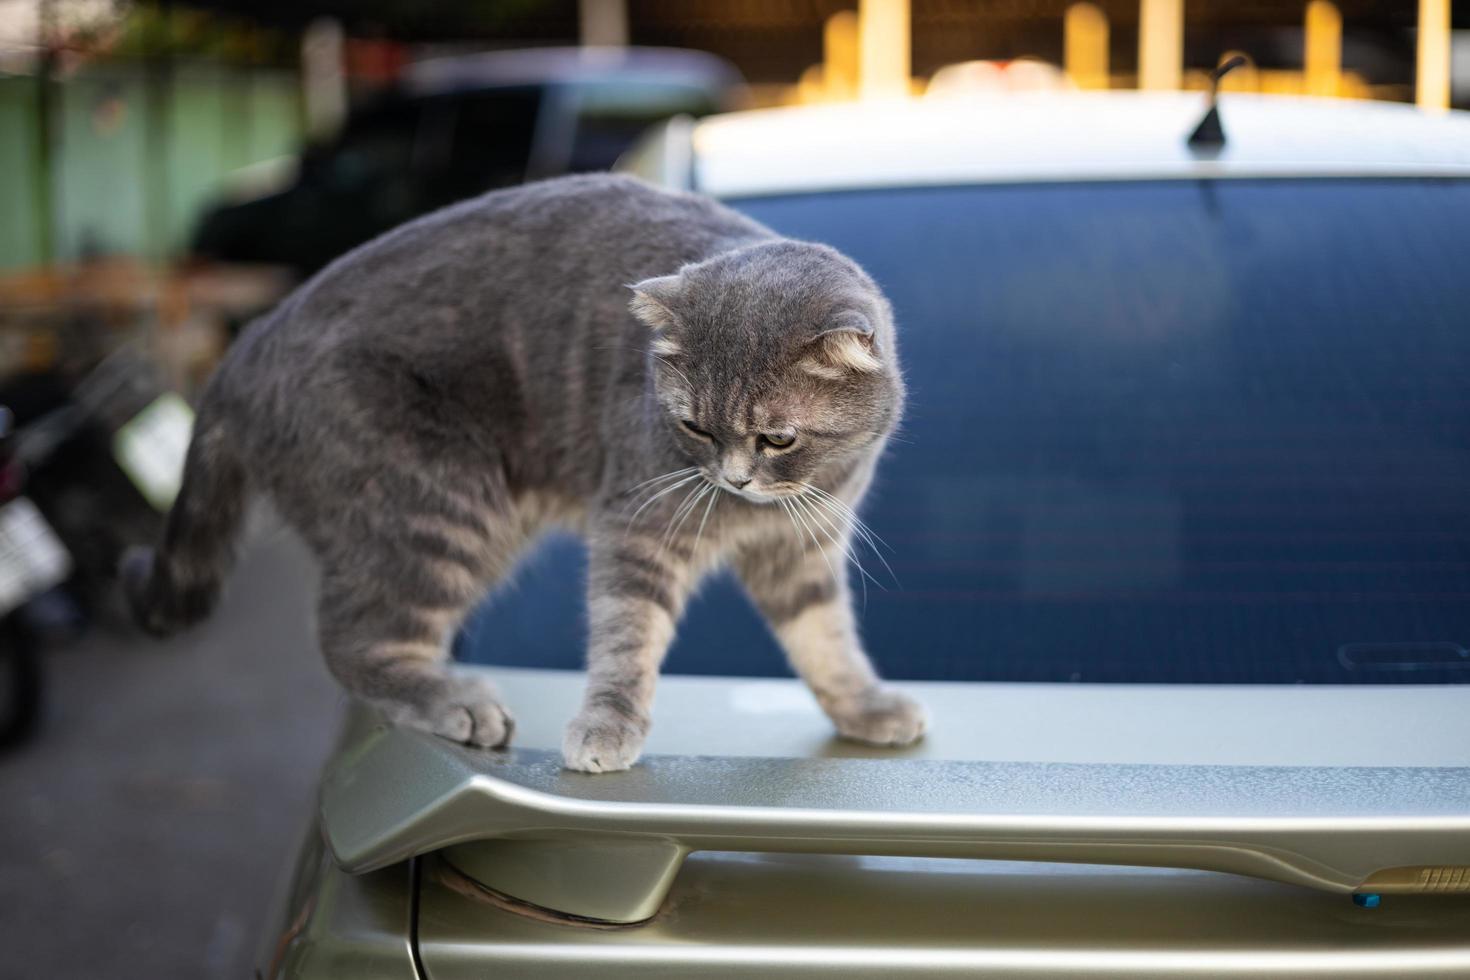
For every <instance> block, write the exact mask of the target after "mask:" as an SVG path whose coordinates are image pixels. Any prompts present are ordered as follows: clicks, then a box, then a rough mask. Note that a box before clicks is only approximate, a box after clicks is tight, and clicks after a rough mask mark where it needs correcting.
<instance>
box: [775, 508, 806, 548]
mask: <svg viewBox="0 0 1470 980" xmlns="http://www.w3.org/2000/svg"><path fill="white" fill-rule="evenodd" d="M776 503H778V504H780V505H781V509H782V510H784V511H785V512H786V517H787V519H788V520H790V521H791V526H792V528H793V529H795V531H796V540H797V542H798V543H800V544H801V550H802V553H803V554H805V553H806V538H804V537H802V536H801V528H799V527H797V525H796V515H795V514H793V513H792V512H791V502H790V498H788V497H777V498H776Z"/></svg>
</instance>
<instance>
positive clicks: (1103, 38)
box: [1062, 3, 1108, 88]
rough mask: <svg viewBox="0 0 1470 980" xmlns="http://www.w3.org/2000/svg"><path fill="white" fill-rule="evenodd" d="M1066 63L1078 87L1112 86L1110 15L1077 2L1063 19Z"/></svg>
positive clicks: (1068, 73) (1093, 5) (1063, 48)
mask: <svg viewBox="0 0 1470 980" xmlns="http://www.w3.org/2000/svg"><path fill="white" fill-rule="evenodd" d="M1062 61H1063V63H1064V64H1065V66H1066V70H1067V75H1068V77H1070V78H1071V79H1072V81H1073V82H1074V83H1076V85H1077V87H1078V88H1107V87H1108V15H1107V14H1105V13H1103V12H1102V11H1101V10H1099V9H1098V7H1097V6H1096V5H1095V4H1091V3H1074V4H1072V6H1070V7H1068V8H1067V13H1066V14H1065V15H1064V16H1063V18H1062Z"/></svg>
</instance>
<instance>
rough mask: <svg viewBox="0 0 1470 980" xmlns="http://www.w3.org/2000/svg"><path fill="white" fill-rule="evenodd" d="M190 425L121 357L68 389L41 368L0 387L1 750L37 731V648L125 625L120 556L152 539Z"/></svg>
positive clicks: (125, 354) (167, 396) (154, 383)
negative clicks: (99, 628) (118, 584)
mask: <svg viewBox="0 0 1470 980" xmlns="http://www.w3.org/2000/svg"><path fill="white" fill-rule="evenodd" d="M191 421H192V414H191V413H190V411H189V409H188V406H187V405H186V404H185V403H184V402H183V400H182V399H181V398H179V397H178V396H177V395H174V394H172V393H169V392H167V391H166V389H165V388H164V387H163V385H162V384H161V383H160V382H159V380H158V378H157V375H156V372H154V371H153V370H152V369H151V367H150V365H149V363H148V361H147V360H146V358H143V357H142V356H141V355H138V354H137V353H136V352H133V351H130V350H126V349H125V350H123V351H120V352H118V353H117V354H114V355H112V356H111V357H109V358H107V359H105V360H104V361H102V362H101V363H100V364H98V365H97V366H96V367H94V368H93V369H92V370H91V371H89V372H88V373H87V374H85V375H84V376H82V377H81V379H80V380H78V381H76V382H75V383H71V382H70V381H69V379H67V378H66V377H64V376H63V375H61V374H59V373H55V372H42V373H32V374H26V375H21V376H17V377H13V378H11V379H9V380H8V381H7V382H6V383H5V384H4V385H3V386H0V747H3V746H5V745H12V744H16V743H18V742H20V741H22V740H24V739H25V738H26V737H27V736H29V735H30V734H31V733H32V732H33V731H34V730H35V728H36V726H37V724H38V721H39V717H40V705H41V695H42V688H43V677H44V670H43V660H42V657H43V651H44V650H45V649H46V648H47V647H49V646H52V645H54V644H57V643H60V642H64V641H66V640H69V639H72V638H74V637H76V636H78V635H80V634H81V633H82V632H84V631H85V630H86V629H87V628H89V627H90V626H93V625H113V624H115V625H116V626H117V627H118V628H127V622H128V620H127V616H126V613H125V611H124V610H123V608H122V605H121V602H120V596H119V594H118V592H119V590H118V589H117V588H116V568H117V563H118V559H119V557H120V556H121V555H122V553H123V551H124V550H125V549H126V548H127V547H129V546H130V545H134V544H140V543H143V542H147V541H151V540H153V539H154V538H155V537H156V535H157V533H158V530H159V527H160V525H161V522H162V512H163V511H164V510H166V508H167V506H168V503H169V502H171V500H172V497H173V494H174V493H175V492H177V480H178V473H179V471H180V470H181V468H182V459H183V450H184V447H185V446H187V442H188V433H189V425H190V422H191Z"/></svg>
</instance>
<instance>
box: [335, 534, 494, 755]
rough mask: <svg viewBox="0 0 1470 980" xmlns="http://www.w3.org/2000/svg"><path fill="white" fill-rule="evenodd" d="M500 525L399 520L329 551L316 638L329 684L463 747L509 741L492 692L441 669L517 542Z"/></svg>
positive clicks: (469, 676)
mask: <svg viewBox="0 0 1470 980" xmlns="http://www.w3.org/2000/svg"><path fill="white" fill-rule="evenodd" d="M373 523H375V524H376V523H378V522H376V521H375V522H373ZM487 523H488V524H489V526H488V528H487ZM504 524H505V527H504V528H497V527H496V523H495V522H494V521H493V519H492V521H490V522H486V521H484V520H482V519H479V518H478V517H477V516H476V515H475V514H474V513H473V512H472V511H469V512H466V513H465V514H464V515H462V516H460V517H459V518H457V519H456V518H454V517H447V516H446V515H445V514H444V513H443V512H442V511H439V512H435V513H416V514H404V515H400V516H399V517H398V518H396V519H395V520H394V521H393V522H392V526H391V527H390V528H388V529H384V528H383V527H381V526H379V527H375V528H373V529H372V530H371V531H369V530H368V528H366V527H363V528H361V529H360V530H361V533H360V534H358V535H356V536H354V535H353V534H352V533H351V532H349V533H348V534H347V535H346V537H345V539H344V540H343V541H342V542H339V543H337V544H336V545H335V546H334V547H332V548H330V549H329V550H328V554H327V555H324V556H323V574H322V585H321V597H320V602H319V606H318V631H319V637H320V642H321V647H322V653H323V655H324V656H325V657H326V662H327V667H328V669H329V670H330V671H331V673H332V675H333V676H334V677H336V679H337V681H338V682H339V683H340V684H341V685H342V686H343V687H345V688H346V689H347V690H348V691H350V692H351V693H353V694H355V695H357V696H358V697H361V698H363V699H365V700H367V701H370V702H372V703H374V704H376V705H377V706H378V707H380V708H381V709H382V710H383V711H384V713H385V714H386V715H387V716H388V718H389V719H390V720H392V721H393V722H394V723H395V724H399V725H403V726H407V727H410V728H417V729H419V730H422V731H426V732H431V733H433V734H435V735H438V736H441V737H443V738H447V739H451V740H453V741H456V742H463V743H466V744H469V745H478V746H486V747H494V746H500V745H504V744H505V743H506V742H507V741H509V739H510V735H511V730H512V727H513V721H512V719H511V716H510V713H509V712H508V711H507V710H506V709H505V707H504V705H502V704H501V702H500V698H499V696H498V695H497V694H496V692H495V689H494V688H493V687H492V686H491V684H490V683H489V682H488V681H487V680H485V679H484V678H483V677H480V676H477V675H475V674H474V673H473V672H471V671H467V670H463V669H456V668H455V667H453V665H452V664H451V663H450V662H449V643H450V640H451V639H452V637H453V635H454V631H455V630H456V629H457V628H458V627H459V625H460V623H461V622H463V620H464V618H465V616H466V615H467V614H468V612H469V611H470V610H471V609H472V608H473V607H474V605H475V604H476V603H477V602H478V601H479V600H480V599H481V598H483V597H484V596H485V595H486V593H488V592H489V590H490V588H491V587H492V586H493V585H494V583H495V582H496V581H497V580H498V578H499V577H500V575H501V574H502V573H503V572H504V571H505V569H507V568H508V567H509V566H510V564H511V563H512V562H513V560H514V554H515V552H516V551H517V550H518V548H519V545H520V544H521V543H522V541H523V539H522V538H520V537H519V536H517V535H515V534H514V533H512V526H513V521H512V520H510V519H507V520H506V521H505V522H504Z"/></svg>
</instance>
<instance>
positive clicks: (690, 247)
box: [126, 176, 923, 771]
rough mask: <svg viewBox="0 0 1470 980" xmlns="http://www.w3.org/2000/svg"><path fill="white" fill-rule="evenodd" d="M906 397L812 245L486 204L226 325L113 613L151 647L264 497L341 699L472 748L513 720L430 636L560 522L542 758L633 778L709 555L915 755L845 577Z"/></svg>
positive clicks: (806, 656)
mask: <svg viewBox="0 0 1470 980" xmlns="http://www.w3.org/2000/svg"><path fill="white" fill-rule="evenodd" d="M628 283H634V284H635V285H634V287H633V289H632V292H631V293H630V292H629V289H628V287H627V286H626V284H628ZM854 323H857V324H860V325H861V329H860V330H859V333H861V336H855V337H848V338H847V339H844V340H833V339H831V337H829V336H827V335H828V334H830V333H831V332H832V331H833V330H838V331H851V330H852V329H853V327H852V325H853V324H854ZM853 345H856V346H853ZM812 362H815V363H819V364H821V365H822V366H823V371H824V373H822V374H820V375H819V374H814V373H812V372H810V371H808V370H806V369H805V368H804V367H803V365H804V364H808V363H812ZM902 404H903V386H902V381H901V378H900V374H899V370H898V362H897V354H896V349H895V344H894V336H893V328H892V317H891V313H890V311H889V309H888V306H887V304H886V302H885V301H884V299H883V297H882V295H881V294H880V293H879V291H878V289H877V287H876V286H874V285H873V283H872V281H871V280H870V279H869V278H868V277H867V276H866V275H865V274H864V273H863V272H862V270H861V269H859V268H858V267H857V266H856V265H854V264H853V263H852V262H851V261H849V260H847V259H846V258H844V257H842V256H841V255H839V254H838V253H836V252H834V251H832V250H831V249H828V248H825V247H824V246H820V245H811V244H806V243H800V242H791V241H788V240H785V239H781V238H779V237H778V236H776V235H774V234H772V233H771V232H770V231H768V230H766V229H765V228H762V227H761V226H759V225H756V224H754V223H753V222H750V221H749V220H747V219H745V218H743V217H741V216H739V215H737V214H734V213H733V212H730V211H727V210H725V209H723V208H721V207H719V206H718V205H715V204H713V203H712V202H709V201H707V200H704V199H701V198H698V197H693V196H689V195H679V194H668V193H665V192H662V191H658V190H655V189H653V188H651V187H649V186H647V185H644V184H641V183H639V182H637V181H633V180H630V179H628V178H620V177H609V176H591V177H577V178H568V179H564V180H559V181H548V182H545V183H542V184H535V185H530V186H527V187H524V188H516V189H512V190H508V191H501V192H496V193H493V194H490V195H487V196H485V197H483V198H480V199H477V200H475V201H470V202H466V203H465V204H462V205H458V206H456V207H454V208H450V209H448V210H446V211H443V212H440V213H438V214H435V215H431V216H429V217H427V218H424V219H421V220H419V221H416V222H414V223H411V224H409V225H406V226H404V227H403V228H401V229H399V230H397V231H394V232H392V233H390V234H388V235H386V236H384V237H383V238H381V239H378V240H377V241H375V242H373V243H370V244H369V245H367V246H364V247H363V248H362V249H359V250H358V251H356V252H354V253H351V254H350V255H348V256H346V257H345V258H343V259H341V260H339V261H338V262H337V263H335V264H334V265H333V266H331V267H330V268H328V269H327V270H326V271H325V272H324V273H322V274H321V275H319V276H318V277H317V278H315V279H314V280H312V281H311V282H309V283H307V284H306V285H305V286H303V287H302V288H301V289H300V290H298V291H297V292H296V293H294V294H293V295H292V296H291V297H289V298H287V299H286V300H285V301H284V302H283V303H282V304H281V305H280V307H279V308H278V309H277V310H276V311H274V312H273V313H272V314H270V315H269V316H267V317H265V318H264V319H262V320H261V321H259V322H257V323H256V324H253V325H252V326H251V328H250V329H249V330H247V331H246V333H245V334H244V335H243V336H242V338H241V340H240V342H239V343H237V344H236V345H235V347H234V348H233V349H232V350H231V351H230V353H229V355H228V357H227V358H226V360H225V362H224V364H223V365H222V366H221V369H220V370H219V372H217V374H216V376H215V378H214V379H213V380H212V381H211V383H210V385H209V387H208V389H207V391H206V393H205V395H204V397H203V399H202V402H201V404H200V406H199V416H198V418H199V422H198V428H197V430H196V431H197V435H196V438H195V441H194V444H193V445H192V446H191V448H190V451H189V456H188V461H187V464H186V472H185V479H184V489H183V491H182V493H181V495H180V498H179V500H178V502H177V504H176V505H175V507H174V510H173V512H172V513H171V514H170V516H169V520H168V525H167V530H166V531H165V534H164V536H163V539H162V541H161V542H160V545H159V547H158V550H157V552H156V554H153V553H140V554H136V555H133V556H132V557H131V558H130V559H129V564H128V567H127V569H126V572H127V578H128V582H129V590H130V596H131V598H132V601H133V604H134V609H135V612H136V614H137V617H138V619H139V621H140V622H142V623H143V624H144V625H146V626H148V627H149V628H150V629H152V630H154V631H156V632H167V631H170V630H173V629H177V628H180V627H182V626H185V625H188V624H189V623H190V622H192V621H194V620H196V619H198V618H199V617H200V616H202V615H204V614H205V612H207V610H208V608H209V605H210V604H211V602H212V601H213V599H214V597H215V595H216V594H217V593H218V590H219V585H220V582H221V581H222V578H223V576H224V574H225V571H226V569H227V567H228V564H229V560H230V552H231V547H232V544H233V539H234V537H235V534H236V532H237V529H238V526H239V523H240V517H241V514H242V513H243V508H244V505H245V501H246V498H247V496H248V495H249V494H250V493H263V494H266V495H268V496H269V497H270V498H272V499H273V501H274V502H275V504H276V507H277V509H278V510H279V511H280V513H281V514H282V515H283V516H284V518H285V519H286V521H287V522H288V523H290V524H291V525H292V526H293V527H295V528H296V529H297V530H298V531H299V532H300V533H301V535H302V537H303V538H304V539H305V540H306V542H307V543H308V545H309V546H310V547H311V549H312V550H313V552H314V553H315V555H316V556H317V558H318V559H319V561H320V564H321V567H322V577H321V594H320V598H319V609H318V613H319V614H318V628H319V638H320V643H321V648H322V652H323V654H324V656H325V658H326V663H327V666H328V668H329V669H330V670H331V672H332V674H333V675H334V676H335V677H336V678H337V680H338V681H339V682H340V683H341V684H342V685H343V687H345V688H346V689H347V690H349V691H350V692H352V693H353V694H355V695H357V696H359V697H361V698H364V699H367V700H369V701H372V702H374V703H376V704H378V705H380V706H381V707H382V708H383V709H384V711H385V712H386V713H387V714H388V716H389V717H390V718H392V719H393V720H394V721H396V722H397V723H399V724H403V725H407V726H411V727H414V728H418V729H421V730H424V731H428V732H432V733H434V734H436V735H440V736H443V737H445V738H449V739H454V740H456V741H460V742H465V743H468V744H471V745H480V746H498V745H502V744H504V743H505V742H506V741H507V739H508V738H509V737H510V734H511V730H512V727H513V722H512V720H511V717H510V714H509V713H508V712H507V710H506V709H505V707H504V706H503V705H502V704H501V702H500V699H499V698H498V696H497V695H496V693H495V692H494V691H493V690H491V689H490V688H489V686H488V685H487V684H486V683H485V682H484V681H483V680H480V679H477V678H476V677H474V676H472V675H467V674H465V673H462V672H458V671H456V670H454V669H453V668H452V666H451V665H449V664H448V663H447V647H448V643H449V640H450V638H451V637H452V636H453V634H454V631H455V629H456V628H457V627H458V626H459V624H460V623H461V622H462V620H463V618H464V616H465V615H466V613H467V612H468V611H469V610H470V609H472V608H473V607H474V606H475V604H476V603H478V602H479V601H480V600H481V599H482V598H483V597H484V596H485V595H486V594H487V592H489V591H490V590H492V589H493V588H494V587H495V586H496V585H497V584H498V583H500V582H501V581H502V580H503V579H504V577H505V575H506V574H507V573H508V572H509V570H510V569H511V568H512V567H513V566H514V564H515V562H516V560H517V558H518V556H519V555H520V554H521V552H522V551H524V550H525V549H526V548H527V547H528V546H529V545H530V544H531V542H533V541H534V540H535V539H536V538H537V537H538V536H539V535H540V534H541V533H542V532H543V531H544V530H546V529H548V528H551V527H567V528H572V529H574V530H577V531H579V532H581V533H583V534H584V535H585V537H586V539H587V543H588V550H589V556H590V566H589V567H590V571H589V582H588V618H589V626H590V639H589V648H588V651H587V661H588V686H587V693H586V697H585V699H584V702H583V705H582V708H581V711H580V712H579V714H578V715H577V717H576V718H575V719H574V720H573V721H572V723H571V724H570V726H569V727H568V729H567V735H566V740H565V743H564V754H565V758H566V763H567V765H568V766H570V767H572V768H574V769H581V770H586V771H606V770H616V769H622V768H626V767H627V766H629V765H632V764H633V762H634V761H635V760H636V759H637V757H638V754H639V752H640V750H641V748H642V745H643V741H644V738H645V737H646V735H647V732H648V730H649V725H650V723H651V715H652V702H653V693H654V685H655V681H656V679H657V674H658V669H659V665H660V663H661V661H662V659H663V656H664V652H665V651H666V649H667V648H668V645H669V642H670V641H671V639H672V637H673V635H674V630H675V628H676V626H677V623H678V621H679V617H680V615H681V614H682V612H683V609H684V606H685V603H686V601H687V599H688V597H689V595H690V593H691V592H692V591H693V590H694V589H695V588H696V587H697V586H698V584H699V582H700V580H701V579H702V578H703V577H704V576H705V575H706V574H708V573H709V572H710V571H711V570H712V569H714V568H716V567H718V566H720V565H722V564H725V563H733V564H734V566H735V567H736V569H737V570H738V571H739V573H740V574H741V575H742V577H743V578H744V580H745V582H746V583H747V586H748V587H749V589H750V592H751V595H752V596H753V597H754V599H755V601H756V603H757V604H758V605H759V606H760V608H761V609H762V610H764V611H765V613H766V615H767V617H768V618H769V619H770V621H771V623H772V627H773V629H774V630H775V631H776V634H777V636H778V637H779V638H780V639H781V641H782V643H783V645H784V646H785V647H786V649H787V652H788V654H789V656H790V658H791V661H792V663H793V665H794V666H795V669H796V670H797V672H798V673H800V674H801V676H802V677H803V678H805V679H806V681H807V682H808V683H809V684H810V685H811V686H812V688H813V690H814V691H815V692H816V695H817V698H818V701H819V703H820V704H821V705H822V706H823V708H824V709H825V710H826V711H827V712H828V714H829V715H831V717H832V718H833V721H834V723H835V724H836V726H837V729H838V731H839V732H840V733H842V734H844V735H847V736H849V737H853V738H860V739H864V740H867V741H872V742H878V743H901V742H905V741H911V740H912V739H914V738H917V737H918V735H919V733H920V732H921V731H922V725H923V721H922V712H921V711H920V710H919V709H918V707H917V705H914V704H913V703H912V702H911V701H908V700H907V699H905V698H903V697H902V696H900V695H896V694H894V693H892V692H890V691H888V690H887V689H885V688H883V687H881V686H880V684H879V682H878V679H877V677H876V676H875V674H874V673H873V670H872V668H871V667H870V666H869V664H868V661H867V658H866V656H865V655H864V653H863V651H862V647H861V645H860V643H859V640H858V636H857V631H856V629H855V626H854V622H853V615H852V612H851V601H850V597H849V595H848V589H847V583H846V579H845V577H844V574H843V572H842V569H843V568H844V563H845V561H846V560H847V553H848V551H849V550H850V549H851V547H852V542H853V534H854V533H861V532H855V531H854V526H855V525H854V523H853V521H852V519H851V513H852V510H853V509H855V508H856V507H857V505H858V504H859V503H860V501H861V497H862V494H863V492H864V490H865V489H866V487H867V484H868V482H869V480H870V479H871V475H872V472H873V467H874V465H875V463H876V461H877V458H878V456H879V454H880V453H881V452H882V449H883V446H884V444H885V442H886V439H887V437H888V435H889V433H890V432H892V430H893V428H894V426H895V425H896V424H897V422H898V419H899V416H900V413H901V409H902ZM778 443H779V444H778Z"/></svg>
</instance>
